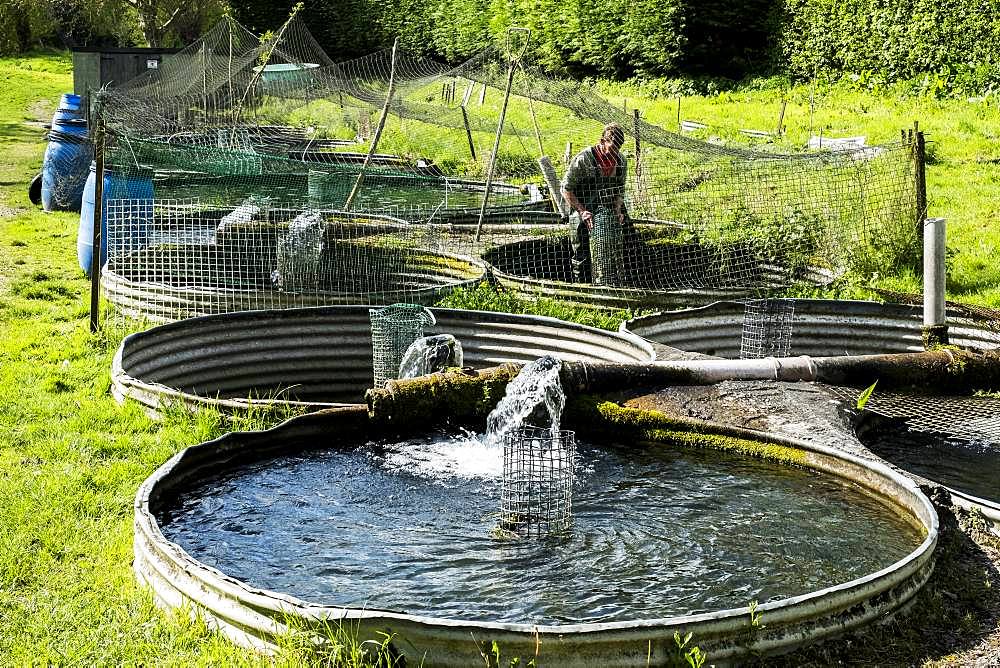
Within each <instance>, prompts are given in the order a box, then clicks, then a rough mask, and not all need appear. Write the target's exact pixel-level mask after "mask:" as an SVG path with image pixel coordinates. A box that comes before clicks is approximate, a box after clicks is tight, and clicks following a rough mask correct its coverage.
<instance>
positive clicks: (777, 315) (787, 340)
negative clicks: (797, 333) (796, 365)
mask: <svg viewBox="0 0 1000 668" xmlns="http://www.w3.org/2000/svg"><path fill="white" fill-rule="evenodd" d="M794 318H795V302H794V301H792V300H791V299H748V300H747V301H746V303H745V305H744V310H743V336H742V338H741V339H740V359H761V358H764V357H788V353H789V350H790V349H791V346H792V324H793V321H794Z"/></svg>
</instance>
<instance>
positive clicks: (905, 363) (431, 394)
mask: <svg viewBox="0 0 1000 668" xmlns="http://www.w3.org/2000/svg"><path fill="white" fill-rule="evenodd" d="M518 371H520V366H519V365H517V364H505V365H503V366H499V367H494V368H491V369H484V370H482V371H468V370H451V371H446V372H443V373H438V374H432V375H430V376H424V377H422V378H412V379H407V380H397V381H390V382H389V384H388V385H387V386H386V388H385V389H384V390H369V391H368V392H367V394H366V395H365V399H366V401H367V403H368V410H369V414H370V415H371V416H372V418H373V419H374V420H376V421H378V422H381V423H386V424H397V425H402V424H411V423H414V422H422V423H425V424H426V423H429V422H438V421H444V420H445V419H449V420H451V421H452V422H454V423H458V424H462V423H475V422H480V421H481V420H482V419H483V418H485V417H486V415H488V414H489V412H490V410H492V408H493V407H494V406H495V405H496V403H497V402H498V401H499V400H500V398H501V397H502V396H503V393H504V391H505V390H506V386H507V383H508V382H509V381H510V380H512V379H513V378H514V376H516V375H517V373H518ZM560 377H561V380H562V384H563V389H564V391H565V392H566V394H567V395H569V396H578V395H581V394H600V393H605V392H616V391H621V390H633V389H638V388H649V387H658V386H659V387H666V386H671V385H713V384H715V383H719V382H722V381H724V380H776V381H786V382H796V381H818V382H823V383H828V384H830V385H844V386H849V387H859V388H860V387H867V386H869V385H871V384H872V383H874V382H875V381H876V380H877V381H879V388H880V389H883V390H886V389H909V390H916V391H927V390H931V391H933V392H936V393H953V394H967V393H970V392H972V391H973V390H996V389H1000V352H997V351H986V352H969V351H964V350H950V349H945V350H936V351H931V352H925V353H900V354H892V355H859V356H851V357H806V356H802V357H785V358H766V359H753V360H689V361H679V362H653V363H650V364H608V363H589V362H564V363H563V365H562V372H561V374H560Z"/></svg>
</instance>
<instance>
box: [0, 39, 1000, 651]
mask: <svg viewBox="0 0 1000 668" xmlns="http://www.w3.org/2000/svg"><path fill="white" fill-rule="evenodd" d="M71 88H72V74H71V68H70V60H69V57H68V55H66V54H62V53H59V54H37V55H33V56H31V57H25V58H5V59H0V153H2V155H3V157H4V159H3V160H2V161H0V664H2V665H23V664H29V663H31V664H34V663H37V664H60V665H63V664H75V665H106V664H138V663H145V664H178V665H181V664H182V665H191V664H217V665H232V664H265V663H266V664H268V665H273V663H274V662H276V663H278V664H279V665H280V664H288V665H296V664H297V663H299V662H300V661H301V660H302V659H303V655H301V654H299V653H298V650H296V649H294V648H290V649H289V650H288V651H287V652H286V653H284V654H282V655H281V656H280V657H278V658H277V659H275V660H274V661H273V662H272V661H271V660H267V661H265V660H264V659H263V658H262V657H260V656H257V655H255V654H253V653H250V652H246V651H243V650H240V649H238V648H235V647H234V646H233V645H231V644H230V643H228V642H227V641H225V640H223V639H221V638H219V637H218V636H216V635H214V634H213V633H211V632H209V631H208V630H207V629H206V628H205V626H204V625H203V624H201V623H199V622H198V621H192V620H191V619H190V617H189V616H188V615H186V614H184V613H177V614H174V613H163V612H161V611H159V610H158V609H157V608H156V607H155V606H154V605H153V602H152V599H151V596H150V595H149V594H148V593H147V592H146V591H144V590H143V589H140V588H139V587H138V586H137V585H136V583H135V580H134V577H133V574H132V570H131V561H132V514H133V513H132V503H133V497H134V495H135V492H136V489H137V487H138V485H139V484H140V483H141V482H142V480H144V479H145V478H146V477H147V476H148V475H149V474H150V473H151V472H152V471H153V470H154V469H155V468H156V467H157V466H159V465H160V464H162V463H163V462H164V461H165V460H166V459H168V458H169V457H170V456H171V455H172V454H173V453H175V452H176V451H178V450H179V449H181V448H183V447H185V446H187V445H191V444H194V443H198V442H200V441H204V440H207V439H210V438H213V437H216V436H218V435H219V434H221V433H222V431H223V427H222V425H221V422H220V420H219V417H218V416H217V415H213V414H210V413H203V414H199V415H197V416H186V415H174V414H172V415H170V416H168V418H167V419H165V420H163V421H161V422H154V421H151V420H150V419H148V418H147V417H146V416H145V415H144V414H143V413H142V412H141V411H140V410H139V408H138V407H137V406H136V405H134V404H128V405H126V406H119V405H118V404H117V403H116V402H115V401H114V399H113V398H112V397H111V395H110V393H109V391H108V390H109V386H110V377H109V369H110V365H111V357H112V355H113V352H114V349H115V348H116V347H117V344H118V342H119V340H120V333H117V334H116V333H114V332H109V333H105V334H103V335H97V336H92V335H91V334H90V333H89V332H88V330H87V322H88V320H87V317H88V308H89V297H88V290H89V282H88V281H87V280H86V279H85V278H84V277H83V276H82V275H81V273H80V271H79V268H78V267H77V264H76V250H75V249H76V230H77V225H78V216H77V215H76V214H69V213H43V212H41V211H40V210H39V209H38V208H37V207H34V206H32V205H31V204H30V203H29V202H28V200H27V183H28V181H29V180H30V178H31V177H32V175H33V174H34V173H35V172H36V171H37V170H38V168H39V166H40V164H41V159H42V152H43V150H44V139H43V130H42V128H41V123H44V122H45V121H46V120H47V119H48V118H50V117H51V114H52V111H53V109H54V106H55V103H56V102H57V100H58V98H59V94H60V93H62V92H65V91H68V90H71ZM608 88H609V91H608V92H609V93H610V94H612V95H616V96H619V98H618V99H620V98H621V97H628V98H629V99H630V101H631V102H630V103H631V104H633V105H634V106H638V107H640V108H642V109H644V110H645V113H646V115H647V116H648V118H649V119H650V120H652V121H654V122H661V123H663V124H664V125H666V126H667V127H671V126H672V124H673V123H674V122H675V121H676V108H675V105H676V102H674V101H672V100H663V101H643V100H638V99H637V97H638V96H637V94H636V93H635V91H632V90H629V89H626V88H623V87H621V86H610V85H609V87H608ZM808 93H809V89H808V88H806V87H799V88H796V89H794V90H792V91H791V93H790V94H788V95H790V97H789V99H790V103H789V106H788V109H787V110H786V114H785V124H786V126H787V127H788V140H789V141H791V142H794V143H804V142H805V139H806V135H807V134H808V128H807V122H806V119H807V116H808V106H807V103H808ZM781 94H782V93H781V91H779V90H760V91H753V92H747V93H732V94H724V95H721V96H715V97H699V98H686V99H685V100H684V101H683V109H684V116H685V118H691V119H696V120H701V121H705V122H711V123H718V124H721V125H725V126H726V127H728V128H739V127H750V128H769V127H771V126H773V125H774V124H775V122H776V116H777V111H778V107H779V106H780V97H781ZM995 105H996V102H995V101H991V102H990V103H986V102H975V103H970V102H961V101H944V102H938V101H929V100H923V99H893V98H889V97H877V96H874V95H871V94H868V93H860V92H856V91H850V90H847V89H839V88H831V89H827V90H824V91H823V94H822V95H821V96H820V98H819V104H818V107H817V109H816V111H815V114H814V125H815V126H816V127H820V126H821V127H823V128H824V134H826V135H827V136H843V135H854V134H866V135H868V136H869V140H870V142H877V141H880V140H890V139H893V138H896V137H898V131H899V128H900V127H904V126H909V125H912V121H913V120H914V119H919V120H920V122H921V125H922V127H923V128H925V129H926V130H927V132H928V135H929V138H930V139H931V141H932V142H933V143H932V144H931V157H932V159H933V160H932V163H931V165H930V167H929V170H928V191H929V199H930V209H931V213H932V215H935V216H944V217H947V218H948V219H949V221H950V228H949V233H950V244H951V246H952V247H954V248H955V249H956V250H957V251H958V254H957V256H956V259H955V263H954V271H953V274H952V276H951V280H950V282H949V293H950V296H952V297H953V298H957V299H960V300H966V301H973V302H977V303H981V304H987V305H993V306H1000V269H998V266H997V264H996V262H995V261H994V258H995V257H996V256H997V251H998V243H1000V232H998V231H997V228H996V226H995V225H993V219H994V218H995V217H996V215H997V209H998V206H1000V205H998V204H997V202H1000V143H998V142H997V135H996V133H997V132H1000V124H998V122H997V121H998V120H1000V119H998V114H997V108H996V106H995ZM870 278H871V277H864V282H865V283H867V281H868V280H869V279H870ZM875 282H876V284H878V285H881V286H883V287H890V288H898V289H903V290H909V291H915V290H917V289H918V288H919V283H918V281H917V279H916V278H914V277H913V276H907V275H903V276H895V275H892V274H891V272H887V275H885V276H879V277H876V279H875ZM474 299H478V297H474ZM480 306H481V305H480ZM559 315H563V316H564V317H565V316H567V315H568V316H572V315H573V313H571V312H570V313H559ZM594 323H595V324H601V325H605V326H607V325H611V324H613V323H609V322H604V321H603V320H596V321H594ZM934 655H935V649H934V648H933V647H929V648H927V656H928V657H931V658H933V657H934ZM709 660H711V657H709Z"/></svg>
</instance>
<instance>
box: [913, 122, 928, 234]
mask: <svg viewBox="0 0 1000 668" xmlns="http://www.w3.org/2000/svg"><path fill="white" fill-rule="evenodd" d="M913 138H914V142H913V167H914V170H913V171H914V178H915V182H914V188H915V191H916V193H915V194H916V200H917V202H916V204H917V211H916V229H917V239H920V242H921V243H923V238H924V219H925V218H927V173H926V169H925V165H926V163H927V150H926V148H927V147H926V144H925V143H924V133H923V132H920V130H919V128H918V126H917V123H916V122H914V123H913Z"/></svg>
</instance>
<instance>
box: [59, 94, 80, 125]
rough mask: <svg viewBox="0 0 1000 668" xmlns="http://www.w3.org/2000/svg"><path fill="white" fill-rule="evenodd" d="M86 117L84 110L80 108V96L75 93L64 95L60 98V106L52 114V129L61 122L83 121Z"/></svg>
mask: <svg viewBox="0 0 1000 668" xmlns="http://www.w3.org/2000/svg"><path fill="white" fill-rule="evenodd" d="M83 117H84V114H83V108H82V107H81V106H80V96H79V95H74V94H73V93H63V94H62V97H60V98H59V106H58V107H57V108H56V111H55V113H54V114H52V127H53V128H54V127H55V126H56V123H58V122H59V121H69V120H73V119H82V118H83Z"/></svg>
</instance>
